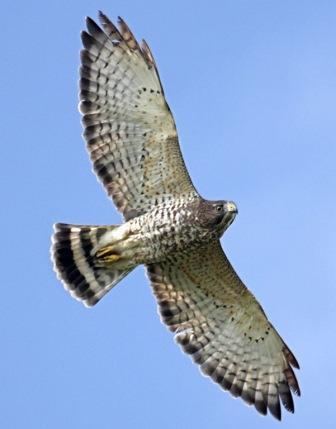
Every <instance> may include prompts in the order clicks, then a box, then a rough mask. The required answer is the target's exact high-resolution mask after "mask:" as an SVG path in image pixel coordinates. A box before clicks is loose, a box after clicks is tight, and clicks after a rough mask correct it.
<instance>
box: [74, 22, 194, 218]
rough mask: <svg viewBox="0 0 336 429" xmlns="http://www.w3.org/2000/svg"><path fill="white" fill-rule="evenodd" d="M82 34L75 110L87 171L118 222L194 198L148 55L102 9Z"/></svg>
mask: <svg viewBox="0 0 336 429" xmlns="http://www.w3.org/2000/svg"><path fill="white" fill-rule="evenodd" d="M99 19H100V23H101V26H102V29H101V28H100V27H99V26H98V25H97V24H96V23H95V22H94V21H93V20H91V19H90V18H87V32H85V31H84V32H83V33H82V41H83V45H84V50H83V51H82V52H81V63H82V64H81V68H80V76H81V79H80V100H81V101H80V105H79V108H80V111H81V112H82V113H83V126H84V137H85V140H86V142H87V147H88V150H89V153H90V157H91V160H92V162H93V166H94V170H95V172H96V174H97V176H98V177H99V178H100V180H101V181H102V182H103V184H104V186H105V188H106V190H107V192H108V194H109V195H110V196H112V198H113V200H114V202H115V204H116V206H117V207H118V209H119V210H120V211H121V212H122V213H123V215H124V216H125V218H126V219H130V218H132V217H134V216H137V215H139V214H141V213H144V212H146V211H148V210H150V209H151V208H152V207H153V206H154V205H156V204H158V203H160V202H163V201H165V200H167V199H170V198H172V197H177V196H183V197H184V198H186V199H188V198H189V197H193V196H195V195H197V192H196V190H195V189H194V187H193V185H192V182H191V180H190V177H189V174H188V172H187V170H186V167H185V165H184V162H183V158H182V155H181V152H180V147H179V143H178V137H177V131H176V127H175V123H174V118H173V116H172V114H171V111H170V109H169V106H168V104H167V102H166V100H165V97H164V92H163V88H162V85H161V82H160V78H159V74H158V71H157V68H156V65H155V61H154V58H153V56H152V53H151V51H150V49H149V47H148V45H147V44H146V43H145V42H144V41H143V43H142V45H141V46H140V45H139V44H138V42H137V41H136V39H135V38H134V36H133V34H132V33H131V31H130V29H129V28H128V27H127V25H126V24H125V22H124V21H123V20H121V19H120V18H119V28H117V27H116V26H114V24H112V22H111V21H110V20H109V19H108V18H107V17H106V16H105V15H103V14H102V13H100V15H99Z"/></svg>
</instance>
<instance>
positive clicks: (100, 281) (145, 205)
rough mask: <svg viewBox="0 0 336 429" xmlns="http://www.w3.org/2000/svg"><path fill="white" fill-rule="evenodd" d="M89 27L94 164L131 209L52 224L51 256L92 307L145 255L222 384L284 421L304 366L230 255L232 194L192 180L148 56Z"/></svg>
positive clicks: (83, 85) (186, 334)
mask: <svg viewBox="0 0 336 429" xmlns="http://www.w3.org/2000/svg"><path fill="white" fill-rule="evenodd" d="M99 20H100V25H101V27H99V26H98V25H97V24H96V23H95V22H94V21H93V20H91V19H90V18H88V19H87V31H84V32H83V33H82V41H83V45H84V49H83V50H82V51H81V68H80V105H79V108H80V111H81V113H82V114H83V118H82V121H83V126H84V138H85V140H86V142H87V148H88V151H89V153H90V157H91V160H92V163H93V167H94V171H95V172H96V174H97V176H98V177H99V179H100V180H101V181H102V183H103V184H104V186H105V188H106V191H107V193H108V195H109V196H111V197H112V199H113V201H114V203H115V204H116V206H117V208H118V209H119V210H120V211H121V213H122V214H123V216H124V219H125V223H123V224H122V225H113V226H110V225H108V226H89V225H88V226H83V225H81V226H77V225H66V224H56V225H55V234H54V236H53V246H52V257H53V261H54V265H55V269H56V272H57V274H58V277H59V278H60V279H61V280H62V281H63V283H64V285H65V288H66V289H67V290H68V291H69V292H70V294H71V295H72V296H73V297H74V298H76V299H78V300H80V301H82V302H83V303H84V304H85V305H87V306H92V305H94V304H96V303H97V302H98V301H99V300H100V299H101V298H102V297H103V296H104V295H105V294H106V293H107V292H108V291H109V290H110V289H112V288H113V286H115V285H116V284H117V283H118V282H119V281H120V280H121V279H122V278H123V277H124V276H125V275H126V274H127V273H129V272H130V271H131V270H132V269H133V268H135V267H136V266H137V265H139V264H144V265H145V266H146V268H147V272H148V275H149V278H150V281H151V284H152V287H153V290H154V294H155V296H156V298H157V301H158V304H159V310H160V314H161V318H162V321H163V322H164V323H166V324H167V325H168V327H169V329H170V330H171V331H172V332H174V333H175V338H176V341H177V343H178V344H180V345H181V347H182V349H183V350H184V351H185V352H186V353H188V354H190V355H191V357H192V359H193V360H194V362H196V363H197V364H198V365H199V366H200V369H201V371H202V372H203V373H204V374H205V375H207V376H209V377H211V379H212V380H213V381H215V382H216V383H218V384H219V385H220V386H221V387H222V388H223V389H225V390H228V391H230V393H231V394H233V395H234V396H240V397H242V399H243V400H244V401H245V402H246V403H247V404H253V405H254V406H255V408H256V409H257V410H258V411H259V412H260V413H262V414H267V410H269V411H270V413H271V414H272V415H273V416H275V417H276V418H277V419H280V418H281V407H280V401H281V402H282V404H283V405H284V406H285V408H286V409H287V410H289V411H291V412H293V411H294V404H293V399H292V395H291V391H293V392H294V393H296V394H298V395H299V394H300V390H299V385H298V383H297V380H296V377H295V375H294V372H293V369H292V367H295V368H298V367H299V365H298V363H297V361H296V359H295V357H294V355H293V354H292V352H291V351H290V350H289V348H288V347H287V345H286V344H285V343H284V341H283V340H282V338H281V337H280V336H279V334H278V333H277V331H276V330H275V329H274V327H273V326H272V324H271V323H270V322H269V320H268V319H267V317H266V315H265V313H264V311H263V309H262V308H261V306H260V304H259V303H258V302H257V301H256V299H255V298H254V296H253V295H252V294H251V292H250V291H249V290H248V289H247V288H246V287H245V285H244V284H243V283H242V281H241V280H240V278H239V277H238V275H237V274H236V272H235V271H234V269H233V268H232V266H231V264H230V262H229V261H228V259H227V257H226V256H225V254H224V252H223V250H222V248H221V245H220V241H219V239H220V237H221V236H222V234H223V233H224V231H225V230H226V229H227V228H228V226H229V225H230V224H231V222H232V221H233V220H234V218H235V216H236V214H237V208H236V206H235V204H234V203H232V202H230V201H208V200H205V199H203V198H202V197H201V196H200V195H199V194H198V192H197V191H196V189H195V188H194V186H193V184H192V182H191V179H190V177H189V174H188V171H187V169H186V167H185V164H184V162H183V158H182V155H181V152H180V148H179V142H178V136H177V131H176V127H175V122H174V118H173V116H172V113H171V111H170V109H169V106H168V104H167V102H166V99H165V96H164V91H163V88H162V84H161V81H160V77H159V74H158V70H157V67H156V64H155V61H154V58H153V55H152V53H151V51H150V49H149V47H148V45H147V44H146V42H144V41H143V42H142V43H141V45H139V44H138V42H137V41H136V39H135V37H134V36H133V34H132V33H131V31H130V29H129V28H128V26H127V25H126V24H125V22H124V21H123V20H122V19H119V21H118V24H119V26H118V27H116V26H115V25H114V24H113V23H112V22H111V21H110V20H109V19H108V18H107V17H106V16H105V15H104V14H102V13H100V14H99Z"/></svg>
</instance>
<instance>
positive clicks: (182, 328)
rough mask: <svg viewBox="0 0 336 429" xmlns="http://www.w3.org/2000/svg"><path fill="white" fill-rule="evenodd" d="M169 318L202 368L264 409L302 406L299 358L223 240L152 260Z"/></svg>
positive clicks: (156, 287) (164, 315) (276, 411)
mask: <svg viewBox="0 0 336 429" xmlns="http://www.w3.org/2000/svg"><path fill="white" fill-rule="evenodd" d="M148 273H149V277H150V280H151V282H152V286H153V288H154V293H155V295H156V297H157V299H158V303H159V310H160V314H161V317H162V320H163V322H164V323H166V324H167V325H168V327H169V329H170V330H171V331H173V332H174V333H175V334H176V341H177V342H178V343H179V344H180V345H181V346H182V348H183V350H184V351H185V352H186V353H188V354H190V355H191V356H192V358H193V360H194V362H196V363H198V364H199V365H200V368H201V371H202V372H203V373H204V374H205V375H207V376H209V377H211V378H212V380H213V381H215V382H216V383H218V384H219V385H220V386H221V387H222V388H223V389H225V390H229V391H230V393H231V394H232V395H234V396H241V397H242V399H243V400H244V401H245V402H247V403H248V404H253V405H254V406H255V408H256V409H257V410H258V411H259V412H260V413H262V414H267V409H268V410H269V411H270V412H271V414H272V415H273V416H274V417H276V418H277V419H279V420H280V418H281V407H280V400H281V402H282V404H283V405H284V407H285V408H286V409H287V410H288V411H291V412H294V404H293V398H292V395H291V390H292V391H293V392H294V393H296V394H297V395H300V389H299V385H298V383H297V380H296V377H295V374H294V372H293V370H292V367H295V368H298V367H299V365H298V363H297V361H296V359H295V357H294V355H293V354H292V353H291V351H290V350H289V348H288V347H287V345H286V344H285V343H284V341H283V340H282V339H281V337H280V336H279V334H278V333H277V331H276V330H275V329H274V327H273V326H272V325H271V323H270V322H269V321H268V319H267V317H266V315H265V313H264V311H263V309H262V308H261V306H260V305H259V303H258V302H257V301H256V299H255V298H254V296H253V295H252V294H251V292H250V291H249V290H248V289H247V288H246V287H245V286H244V284H243V283H242V281H241V280H240V279H239V277H238V276H237V274H236V273H235V271H234V270H233V268H232V266H231V265H230V263H229V261H228V260H227V258H226V256H225V254H224V252H223V250H222V248H221V246H220V243H219V242H215V243H211V244H207V245H206V246H204V247H203V248H200V249H198V250H197V251H192V252H190V253H185V254H177V255H176V257H175V259H174V260H173V259H172V258H170V260H169V262H168V261H167V262H163V263H160V264H153V265H149V266H148Z"/></svg>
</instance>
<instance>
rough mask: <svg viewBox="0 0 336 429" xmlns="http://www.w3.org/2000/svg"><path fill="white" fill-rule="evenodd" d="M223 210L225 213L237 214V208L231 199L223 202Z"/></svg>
mask: <svg viewBox="0 0 336 429" xmlns="http://www.w3.org/2000/svg"><path fill="white" fill-rule="evenodd" d="M224 211H225V213H228V214H229V213H230V214H233V215H236V214H238V208H237V206H236V204H235V203H234V202H233V201H226V202H225V204H224Z"/></svg>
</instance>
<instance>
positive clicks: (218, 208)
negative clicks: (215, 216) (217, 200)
mask: <svg viewBox="0 0 336 429" xmlns="http://www.w3.org/2000/svg"><path fill="white" fill-rule="evenodd" d="M222 211H223V206H222V205H218V206H216V212H217V213H220V212H222Z"/></svg>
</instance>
